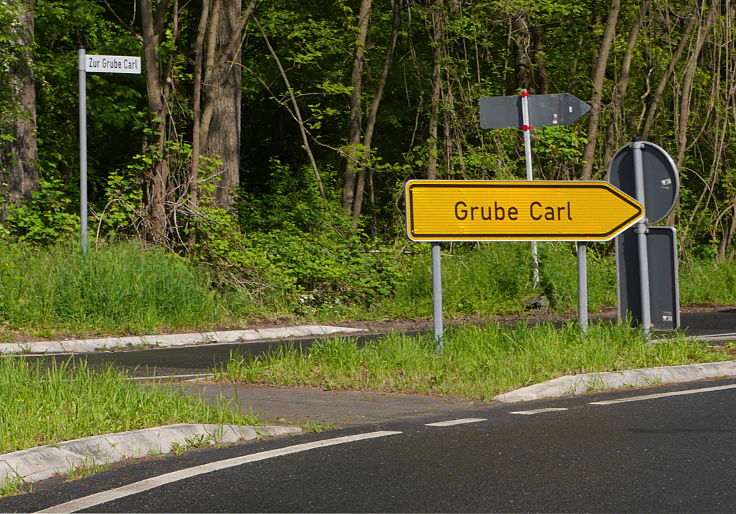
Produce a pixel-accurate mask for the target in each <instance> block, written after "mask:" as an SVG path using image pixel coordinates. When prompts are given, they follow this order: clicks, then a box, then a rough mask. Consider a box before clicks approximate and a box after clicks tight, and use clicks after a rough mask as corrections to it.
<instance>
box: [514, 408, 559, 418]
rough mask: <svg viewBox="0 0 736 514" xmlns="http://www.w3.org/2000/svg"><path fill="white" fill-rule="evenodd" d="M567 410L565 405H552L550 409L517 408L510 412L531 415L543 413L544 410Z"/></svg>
mask: <svg viewBox="0 0 736 514" xmlns="http://www.w3.org/2000/svg"><path fill="white" fill-rule="evenodd" d="M563 410H567V409H566V408H564V407H550V408H548V409H535V410H517V411H514V412H510V413H509V414H523V415H525V416H530V415H532V414H542V413H543V412H557V411H563Z"/></svg>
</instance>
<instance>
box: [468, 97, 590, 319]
mask: <svg viewBox="0 0 736 514" xmlns="http://www.w3.org/2000/svg"><path fill="white" fill-rule="evenodd" d="M589 110H590V105H588V104H587V103H585V102H583V101H582V100H580V99H579V98H576V97H575V96H573V95H571V94H569V93H561V94H548V95H530V94H529V92H528V91H527V90H526V89H522V91H521V94H520V95H519V96H491V97H484V98H481V99H480V126H481V128H483V129H497V128H511V127H517V128H521V130H523V132H524V154H525V156H526V178H527V180H532V179H533V176H532V150H531V134H530V131H531V128H532V127H551V126H552V127H553V126H562V125H570V124H572V123H574V122H575V121H576V120H577V119H578V118H580V117H581V116H582V115H583V114H585V113H586V112H588V111H589ZM531 246H532V266H533V278H534V287H538V286H539V257H538V255H537V243H536V241H534V242H532V244H531ZM586 255H587V251H586V249H585V245H584V244H578V257H577V259H578V313H579V314H580V316H581V317H580V324H581V326H582V327H583V330H586V329H587V325H588V303H587V302H588V294H587V282H588V277H587V263H586V262H585V260H584V259H585V258H586ZM583 313H584V314H583Z"/></svg>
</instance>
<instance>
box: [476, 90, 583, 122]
mask: <svg viewBox="0 0 736 514" xmlns="http://www.w3.org/2000/svg"><path fill="white" fill-rule="evenodd" d="M527 99H528V101H529V124H530V125H531V126H532V127H552V126H559V125H570V124H572V123H573V122H575V121H576V120H577V119H578V118H580V116H582V115H583V114H585V113H586V112H588V111H589V110H590V105H588V104H587V103H585V102H583V101H582V100H580V99H579V98H576V97H575V96H573V95H571V94H570V93H558V94H552V95H529V97H528V98H527ZM523 124H524V122H523V119H522V114H521V96H518V95H517V96H487V97H484V98H481V99H480V127H481V128H482V129H498V128H510V127H516V128H521V126H522V125H523Z"/></svg>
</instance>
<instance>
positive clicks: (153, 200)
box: [141, 0, 169, 243]
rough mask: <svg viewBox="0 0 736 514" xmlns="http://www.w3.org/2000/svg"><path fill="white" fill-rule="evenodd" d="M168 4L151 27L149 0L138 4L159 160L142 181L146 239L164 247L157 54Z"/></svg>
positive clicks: (164, 114) (165, 174) (163, 118)
mask: <svg viewBox="0 0 736 514" xmlns="http://www.w3.org/2000/svg"><path fill="white" fill-rule="evenodd" d="M168 4H169V2H168V1H167V0H162V1H161V2H159V4H158V8H157V9H156V13H155V16H156V18H155V20H156V21H155V23H154V12H153V5H152V4H151V0H141V23H142V26H143V56H144V61H145V68H146V88H147V90H148V109H149V110H150V112H151V120H152V121H151V123H152V124H153V129H154V130H153V132H154V133H155V134H156V138H157V140H156V148H157V151H158V156H157V158H156V160H155V162H154V163H153V165H152V168H151V169H150V170H149V171H148V173H147V174H146V177H145V178H146V182H147V191H148V195H147V196H148V197H147V207H148V214H149V216H150V219H149V223H148V225H149V228H148V236H149V238H150V239H151V240H152V241H153V242H155V243H163V242H164V241H165V240H166V234H167V230H168V224H167V220H166V208H165V202H166V188H167V184H168V178H169V160H168V156H167V155H166V139H167V137H166V135H167V129H166V128H167V127H166V125H167V120H168V111H167V109H166V107H165V106H166V99H165V89H164V86H163V84H162V83H161V78H160V74H161V69H162V63H161V61H160V58H159V54H158V46H159V43H160V41H159V36H160V34H161V30H162V26H163V25H162V24H163V15H164V11H165V10H166V8H167V7H168Z"/></svg>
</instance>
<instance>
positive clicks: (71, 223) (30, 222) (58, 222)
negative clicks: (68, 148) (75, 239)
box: [6, 179, 79, 245]
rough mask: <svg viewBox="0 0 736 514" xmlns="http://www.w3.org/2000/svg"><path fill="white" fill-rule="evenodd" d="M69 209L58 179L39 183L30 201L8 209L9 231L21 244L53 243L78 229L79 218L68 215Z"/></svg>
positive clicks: (70, 207) (68, 200) (69, 202)
mask: <svg viewBox="0 0 736 514" xmlns="http://www.w3.org/2000/svg"><path fill="white" fill-rule="evenodd" d="M72 207H73V206H72V198H70V197H69V195H68V193H67V192H66V191H64V189H63V186H62V184H61V182H60V181H59V180H54V179H51V180H49V181H46V180H41V181H40V182H39V189H38V191H34V192H33V198H32V199H31V201H30V202H28V203H25V204H23V205H20V206H16V205H9V206H8V212H9V215H8V219H7V220H6V221H7V225H8V230H9V232H10V233H11V234H12V235H14V236H16V237H17V238H18V240H19V241H21V242H29V243H33V244H39V245H48V244H52V243H54V242H56V241H59V240H61V239H64V238H66V237H68V236H69V235H70V234H72V233H74V232H76V231H77V230H79V216H78V215H76V214H71V213H70V212H69V211H70V210H71V209H72Z"/></svg>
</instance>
